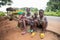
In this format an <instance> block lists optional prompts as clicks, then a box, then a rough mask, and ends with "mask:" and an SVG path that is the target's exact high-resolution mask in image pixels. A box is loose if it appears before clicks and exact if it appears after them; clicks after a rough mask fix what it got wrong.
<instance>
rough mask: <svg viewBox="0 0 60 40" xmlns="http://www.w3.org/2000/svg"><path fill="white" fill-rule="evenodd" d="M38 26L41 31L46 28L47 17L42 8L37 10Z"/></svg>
mask: <svg viewBox="0 0 60 40" xmlns="http://www.w3.org/2000/svg"><path fill="white" fill-rule="evenodd" d="M38 21H39V22H38V28H42V32H45V31H46V28H47V19H46V17H44V10H42V9H41V10H39V20H38Z"/></svg>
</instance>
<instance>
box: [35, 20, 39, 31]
mask: <svg viewBox="0 0 60 40" xmlns="http://www.w3.org/2000/svg"><path fill="white" fill-rule="evenodd" d="M37 25H38V21H37V20H34V30H35V31H37Z"/></svg>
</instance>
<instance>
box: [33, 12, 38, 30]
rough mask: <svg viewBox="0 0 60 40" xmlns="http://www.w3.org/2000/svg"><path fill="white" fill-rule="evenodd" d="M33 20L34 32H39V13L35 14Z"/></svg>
mask: <svg viewBox="0 0 60 40" xmlns="http://www.w3.org/2000/svg"><path fill="white" fill-rule="evenodd" d="M33 20H34V30H35V31H37V25H38V13H34V16H33Z"/></svg>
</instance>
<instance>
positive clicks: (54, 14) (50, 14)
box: [44, 12, 60, 17]
mask: <svg viewBox="0 0 60 40" xmlns="http://www.w3.org/2000/svg"><path fill="white" fill-rule="evenodd" d="M44 15H46V16H59V17H60V12H45V13H44Z"/></svg>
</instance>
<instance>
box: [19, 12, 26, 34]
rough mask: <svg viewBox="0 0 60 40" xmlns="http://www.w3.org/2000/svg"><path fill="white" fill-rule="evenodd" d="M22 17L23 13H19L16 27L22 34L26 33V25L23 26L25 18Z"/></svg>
mask: <svg viewBox="0 0 60 40" xmlns="http://www.w3.org/2000/svg"><path fill="white" fill-rule="evenodd" d="M24 15H25V13H21V14H20V15H19V21H18V27H20V28H21V29H22V30H23V32H22V34H25V33H26V24H25V21H26V17H25V16H24Z"/></svg>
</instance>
